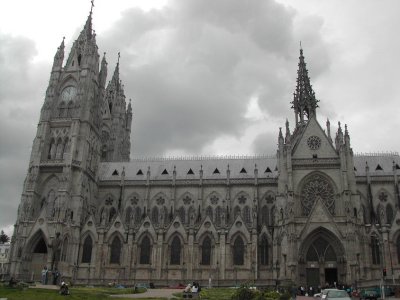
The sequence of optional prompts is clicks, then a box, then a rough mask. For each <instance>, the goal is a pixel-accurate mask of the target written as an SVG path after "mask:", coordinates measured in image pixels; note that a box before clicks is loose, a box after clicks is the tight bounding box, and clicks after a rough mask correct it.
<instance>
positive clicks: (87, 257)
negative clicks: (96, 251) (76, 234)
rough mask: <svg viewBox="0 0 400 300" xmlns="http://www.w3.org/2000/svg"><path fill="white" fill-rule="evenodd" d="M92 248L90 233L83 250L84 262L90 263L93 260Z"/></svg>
mask: <svg viewBox="0 0 400 300" xmlns="http://www.w3.org/2000/svg"><path fill="white" fill-rule="evenodd" d="M92 248H93V241H92V238H91V237H90V235H88V236H87V237H86V239H85V241H84V242H83V251H82V262H83V263H90V262H91V261H92Z"/></svg>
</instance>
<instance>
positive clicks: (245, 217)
mask: <svg viewBox="0 0 400 300" xmlns="http://www.w3.org/2000/svg"><path fill="white" fill-rule="evenodd" d="M243 220H244V221H245V222H246V223H250V222H251V217H250V207H248V206H245V207H244V209H243Z"/></svg>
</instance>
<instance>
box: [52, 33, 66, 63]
mask: <svg viewBox="0 0 400 300" xmlns="http://www.w3.org/2000/svg"><path fill="white" fill-rule="evenodd" d="M64 40H65V36H64V37H63V40H62V42H61V44H60V46H59V47H58V48H57V52H56V54H55V55H54V62H53V70H54V68H61V67H62V63H63V61H64V49H65V44H64Z"/></svg>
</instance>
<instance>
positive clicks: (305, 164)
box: [10, 13, 400, 286]
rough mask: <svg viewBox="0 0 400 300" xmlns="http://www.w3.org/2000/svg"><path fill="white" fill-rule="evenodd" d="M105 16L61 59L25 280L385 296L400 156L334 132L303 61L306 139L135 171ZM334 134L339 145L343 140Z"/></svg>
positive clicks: (32, 204)
mask: <svg viewBox="0 0 400 300" xmlns="http://www.w3.org/2000/svg"><path fill="white" fill-rule="evenodd" d="M106 79H107V62H106V59H105V57H103V58H102V59H100V56H99V54H98V48H97V45H96V36H95V34H94V32H93V30H92V13H90V14H89V16H88V19H87V21H86V24H85V25H84V28H83V30H82V31H81V33H80V35H79V37H78V38H77V40H76V41H75V42H74V43H73V45H72V48H71V50H70V52H69V55H68V58H67V60H66V62H64V41H63V42H62V43H61V45H60V47H59V48H58V50H57V52H56V54H55V56H54V62H53V66H52V70H51V74H50V80H49V85H48V88H47V91H46V95H45V99H44V103H43V106H42V109H41V114H40V120H39V124H38V127H37V133H36V137H35V139H34V141H33V146H32V154H31V158H30V162H29V166H28V173H27V176H26V180H25V182H24V187H23V193H22V197H21V203H20V205H19V209H18V217H17V221H16V224H15V230H14V234H13V237H12V246H11V258H10V263H11V269H10V272H11V276H14V277H16V278H18V279H24V280H39V278H40V271H41V269H42V268H43V266H44V265H47V266H48V267H49V268H53V269H55V268H57V269H58V270H59V271H60V272H61V273H62V275H63V277H64V278H65V279H66V280H71V281H73V282H77V283H83V284H107V283H108V282H113V281H115V282H120V283H126V284H133V283H134V282H153V283H154V284H155V285H175V284H177V283H185V282H188V281H193V280H196V281H199V282H200V283H202V284H205V283H206V282H208V281H209V278H211V280H212V283H213V285H219V286H222V285H234V284H237V283H243V282H245V281H249V280H250V281H254V282H255V283H256V284H257V285H276V284H281V285H283V284H290V283H295V284H297V285H300V284H302V285H306V284H307V285H314V286H318V285H325V284H326V283H331V284H332V283H333V282H342V283H347V284H358V285H359V286H360V285H361V286H362V285H372V284H377V283H378V282H379V280H380V279H381V277H382V269H383V268H387V270H388V271H387V279H388V280H392V279H393V280H398V279H399V276H400V213H399V205H400V197H399V185H398V173H399V169H400V167H399V165H400V158H399V156H398V154H396V153H388V154H371V155H354V153H353V150H352V148H351V146H350V134H349V131H348V129H347V126H344V128H342V126H341V125H340V124H339V127H338V130H337V132H336V133H331V130H330V124H329V121H327V122H326V126H324V127H322V126H321V124H320V123H319V122H318V120H317V109H318V105H317V104H318V100H317V99H316V96H315V94H314V91H313V89H312V87H311V84H310V79H309V76H308V71H307V68H306V63H305V60H304V56H303V50H300V57H299V64H298V73H297V85H296V90H295V93H294V98H293V101H292V108H293V111H294V116H295V118H294V126H293V127H294V128H293V130H291V128H290V127H289V123H288V121H286V126H285V129H284V130H283V131H282V130H281V129H279V134H278V149H277V152H276V155H273V156H267V155H265V156H254V157H226V158H213V157H198V158H193V157H190V158H187V159H184V158H183V159H179V160H177V159H169V158H163V159H135V160H130V148H131V144H130V134H131V122H132V108H131V104H130V103H129V104H128V105H127V103H126V100H125V94H124V89H123V85H122V83H121V80H120V78H119V62H118V63H117V65H116V68H115V70H114V73H113V75H112V78H111V80H110V81H109V83H108V84H107V85H106ZM332 135H333V136H332Z"/></svg>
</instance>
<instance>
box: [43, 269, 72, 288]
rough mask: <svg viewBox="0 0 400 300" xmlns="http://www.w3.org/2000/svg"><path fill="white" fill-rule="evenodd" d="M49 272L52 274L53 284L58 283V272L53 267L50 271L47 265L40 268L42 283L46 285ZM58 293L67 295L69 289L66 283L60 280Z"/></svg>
mask: <svg viewBox="0 0 400 300" xmlns="http://www.w3.org/2000/svg"><path fill="white" fill-rule="evenodd" d="M49 274H52V275H53V281H52V284H53V285H57V284H58V283H59V278H60V272H59V271H58V270H57V268H55V269H54V270H53V271H50V270H48V269H47V266H44V267H43V269H42V274H41V275H42V284H43V285H47V284H48V281H49V276H50V275H49ZM59 293H60V295H69V290H68V285H67V284H66V283H65V282H64V281H62V282H61V284H60V290H59Z"/></svg>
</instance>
